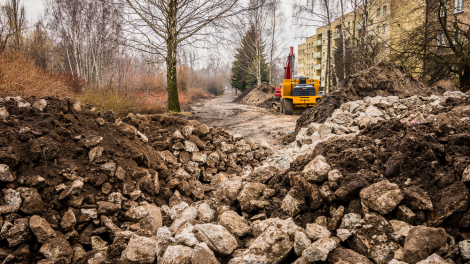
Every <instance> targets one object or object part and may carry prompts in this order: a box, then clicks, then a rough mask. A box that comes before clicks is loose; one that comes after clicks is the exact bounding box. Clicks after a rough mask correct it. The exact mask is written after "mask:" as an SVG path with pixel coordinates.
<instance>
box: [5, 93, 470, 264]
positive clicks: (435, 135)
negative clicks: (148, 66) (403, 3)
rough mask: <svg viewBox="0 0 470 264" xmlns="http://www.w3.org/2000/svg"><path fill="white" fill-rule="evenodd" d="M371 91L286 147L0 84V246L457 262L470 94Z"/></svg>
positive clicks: (465, 205) (212, 259) (116, 253)
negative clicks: (25, 93)
mask: <svg viewBox="0 0 470 264" xmlns="http://www.w3.org/2000/svg"><path fill="white" fill-rule="evenodd" d="M417 93H419V91H417ZM372 96H373V97H366V98H365V99H363V100H361V99H358V100H356V101H350V102H346V103H343V104H341V105H340V106H339V107H338V108H336V109H335V111H334V112H333V113H332V114H331V116H330V117H328V118H327V119H326V120H324V121H323V122H321V123H320V122H318V123H311V124H310V125H308V126H307V127H305V128H303V129H300V130H299V134H298V135H297V137H296V138H295V141H294V142H293V143H292V144H291V145H289V146H284V148H285V151H286V153H290V154H289V155H291V154H292V157H293V160H292V161H289V162H280V161H279V159H277V158H278V157H279V155H280V153H281V152H282V151H284V150H283V149H279V150H276V152H274V151H273V150H272V149H271V148H270V144H269V143H267V142H266V141H265V142H260V143H258V142H256V141H255V140H252V139H249V138H247V137H245V138H243V136H241V135H240V134H235V133H233V132H228V131H226V130H225V129H224V128H212V127H210V126H208V125H206V124H201V123H199V122H198V121H194V120H189V121H188V120H186V119H183V118H178V117H174V116H168V115H152V116H149V115H128V116H127V117H125V118H122V119H119V118H116V117H115V116H114V115H113V114H112V113H97V112H95V111H94V108H93V107H92V106H83V105H81V104H80V102H79V101H77V100H74V99H68V98H18V97H15V98H2V99H1V100H0V135H1V137H0V184H1V189H2V190H1V192H0V226H1V228H0V261H2V263H40V264H46V263H164V264H167V263H168V264H170V263H174V264H176V263H188V264H190V263H191V264H192V263H194V264H199V263H230V264H234V263H297V264H299V263H331V264H336V263H338V264H339V263H341V264H346V263H350V264H355V263H378V264H382V263H384V264H388V263H392V264H397V263H409V264H411V263H412V264H415V263H422V264H423V263H466V262H468V261H469V260H470V233H469V232H470V212H469V207H470V200H469V199H470V198H469V191H468V187H469V186H468V184H469V183H468V182H470V167H469V165H470V157H469V154H470V143H469V142H470V134H469V132H470V131H469V130H470V118H469V114H470V106H469V100H470V99H469V96H468V95H466V94H463V93H460V92H447V93H444V94H443V95H439V96H437V95H434V96H431V95H430V94H423V95H422V96H417V95H414V96H412V97H410V98H398V97H396V96H388V95H386V94H384V95H383V96H375V95H372ZM228 108H229V109H233V108H232V106H228ZM201 121H202V119H201ZM228 129H230V128H228ZM294 154H295V155H294Z"/></svg>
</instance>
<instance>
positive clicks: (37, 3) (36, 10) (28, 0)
mask: <svg viewBox="0 0 470 264" xmlns="http://www.w3.org/2000/svg"><path fill="white" fill-rule="evenodd" d="M6 1H7V0H0V4H5V3H6ZM21 2H22V3H23V4H24V6H25V10H26V17H27V19H28V21H29V22H30V23H31V24H33V23H34V22H36V21H37V19H38V17H39V16H41V15H42V14H43V12H44V0H21ZM281 4H282V8H283V10H284V17H285V19H286V21H285V22H286V23H285V27H286V32H285V34H283V37H282V38H283V40H284V41H285V42H286V43H284V45H286V46H294V47H295V53H296V55H297V46H298V45H299V44H301V43H303V42H304V41H305V37H309V36H310V35H311V34H313V33H314V32H315V28H313V27H312V28H311V29H302V30H300V29H296V27H295V25H293V23H292V13H293V12H292V9H293V8H292V1H290V0H289V1H287V0H282V1H281ZM299 36H302V37H303V38H302V39H300V38H299ZM288 54H289V50H288V48H287V50H286V51H285V55H286V56H287V55H288Z"/></svg>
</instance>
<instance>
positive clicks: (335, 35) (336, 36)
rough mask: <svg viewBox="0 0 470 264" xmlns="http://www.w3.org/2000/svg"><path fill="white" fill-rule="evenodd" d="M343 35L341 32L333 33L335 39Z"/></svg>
mask: <svg viewBox="0 0 470 264" xmlns="http://www.w3.org/2000/svg"><path fill="white" fill-rule="evenodd" d="M340 37H341V34H340V33H339V32H338V33H333V39H339V38H340Z"/></svg>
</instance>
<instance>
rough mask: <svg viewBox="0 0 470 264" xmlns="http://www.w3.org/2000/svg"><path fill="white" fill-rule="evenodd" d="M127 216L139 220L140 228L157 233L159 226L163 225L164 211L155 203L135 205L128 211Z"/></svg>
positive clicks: (132, 219) (135, 220) (134, 220)
mask: <svg viewBox="0 0 470 264" xmlns="http://www.w3.org/2000/svg"><path fill="white" fill-rule="evenodd" d="M125 217H126V218H127V219H129V220H131V221H133V222H138V223H139V225H140V228H142V229H146V230H148V231H150V233H152V234H156V232H157V230H158V228H160V227H161V226H162V213H161V210H160V208H159V207H157V206H156V205H154V204H146V205H142V206H134V207H132V208H131V209H130V210H129V211H127V212H126V214H125Z"/></svg>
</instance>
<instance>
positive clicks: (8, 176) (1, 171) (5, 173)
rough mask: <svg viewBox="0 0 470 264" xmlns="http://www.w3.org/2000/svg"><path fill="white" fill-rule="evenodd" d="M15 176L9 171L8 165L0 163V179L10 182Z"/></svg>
mask: <svg viewBox="0 0 470 264" xmlns="http://www.w3.org/2000/svg"><path fill="white" fill-rule="evenodd" d="M14 180H16V176H15V175H14V174H12V173H11V172H10V167H9V166H8V165H6V164H0V181H3V182H12V181H14Z"/></svg>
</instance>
